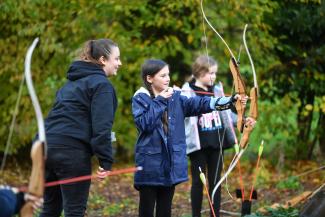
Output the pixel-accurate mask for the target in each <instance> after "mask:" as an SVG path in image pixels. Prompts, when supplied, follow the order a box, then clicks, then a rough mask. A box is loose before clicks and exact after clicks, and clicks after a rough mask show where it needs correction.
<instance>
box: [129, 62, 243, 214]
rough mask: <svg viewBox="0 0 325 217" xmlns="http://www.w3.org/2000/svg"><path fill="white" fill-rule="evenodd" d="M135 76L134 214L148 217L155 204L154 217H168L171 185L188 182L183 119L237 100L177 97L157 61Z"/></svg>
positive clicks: (167, 70)
mask: <svg viewBox="0 0 325 217" xmlns="http://www.w3.org/2000/svg"><path fill="white" fill-rule="evenodd" d="M141 73H142V80H143V83H144V87H141V88H140V89H139V90H138V91H137V92H136V93H135V94H134V96H133V98H132V112H133V117H134V121H135V124H136V126H137V129H138V133H139V135H138V140H137V143H136V147H135V162H136V165H137V166H141V167H142V168H143V170H141V171H138V172H136V173H135V177H134V186H135V188H136V189H138V190H139V192H140V204H139V216H140V217H147V216H148V217H149V216H153V212H154V208H155V206H156V216H157V217H169V216H171V204H172V199H173V195H174V190H175V185H176V184H178V183H181V182H185V181H187V180H188V174H187V170H188V169H187V168H188V166H187V158H186V142H185V127H184V118H185V117H189V116H197V115H199V114H202V113H208V112H211V111H213V110H215V109H217V110H221V109H229V108H230V107H233V106H234V105H233V103H234V102H235V101H236V100H237V99H239V98H240V96H239V95H234V96H232V97H222V98H213V97H192V98H187V97H186V96H182V95H181V92H180V91H174V90H173V88H171V87H169V82H170V77H169V68H168V65H167V64H166V63H165V62H164V61H162V60H154V59H151V60H147V61H146V62H145V63H144V64H143V65H142V72H141ZM246 101H247V98H245V99H242V100H241V102H242V103H243V104H245V103H246Z"/></svg>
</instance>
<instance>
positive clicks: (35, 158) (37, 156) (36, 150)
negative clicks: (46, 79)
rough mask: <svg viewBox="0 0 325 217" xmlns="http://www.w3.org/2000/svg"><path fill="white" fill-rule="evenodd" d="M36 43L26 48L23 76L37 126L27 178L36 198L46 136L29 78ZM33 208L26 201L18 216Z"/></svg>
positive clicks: (40, 188) (28, 215)
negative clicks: (30, 169) (29, 173)
mask: <svg viewBox="0 0 325 217" xmlns="http://www.w3.org/2000/svg"><path fill="white" fill-rule="evenodd" d="M37 43H38V38H36V39H35V40H34V41H33V43H32V45H31V46H30V47H29V48H28V51H27V53H26V58H25V77H26V82H27V87H28V91H29V95H30V97H31V100H32V103H33V107H34V110H35V113H36V119H37V127H38V139H37V140H36V141H35V142H34V143H33V145H32V149H31V153H30V155H31V159H32V172H31V176H30V179H29V185H28V190H27V193H28V194H30V195H33V196H35V197H37V198H41V197H43V193H44V183H45V181H44V176H45V174H44V172H45V159H46V136H45V127H44V119H43V115H42V111H41V107H40V104H39V102H38V99H37V96H36V94H35V90H34V87H33V81H32V78H31V69H30V68H31V59H32V54H33V51H34V49H35V47H36V45H37ZM33 213H34V208H33V201H26V203H25V205H24V206H23V208H22V209H21V211H20V216H22V217H33Z"/></svg>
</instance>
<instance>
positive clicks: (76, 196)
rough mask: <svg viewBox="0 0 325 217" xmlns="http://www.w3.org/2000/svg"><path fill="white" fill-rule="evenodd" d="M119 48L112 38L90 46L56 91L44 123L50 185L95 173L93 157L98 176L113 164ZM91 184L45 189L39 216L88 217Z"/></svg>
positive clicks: (85, 48)
mask: <svg viewBox="0 0 325 217" xmlns="http://www.w3.org/2000/svg"><path fill="white" fill-rule="evenodd" d="M121 65H122V64H121V60H120V51H119V48H118V45H117V44H116V43H114V42H113V41H111V40H109V39H99V40H91V41H88V42H86V44H85V46H84V49H83V51H82V53H81V55H80V60H78V61H74V62H73V63H72V64H71V66H70V68H69V70H68V72H67V78H68V80H67V82H66V83H65V84H64V86H63V87H62V88H61V89H60V90H59V91H58V92H57V94H56V100H55V103H54V105H53V108H52V110H51V111H50V113H49V115H48V117H47V119H46V121H45V127H46V137H47V142H48V153H47V154H48V158H47V161H46V182H50V181H55V180H62V179H68V178H72V177H78V176H83V175H89V174H91V156H92V155H93V154H94V155H96V157H97V158H98V161H99V165H100V168H99V170H98V172H97V173H98V176H99V177H103V174H104V173H105V172H106V171H109V170H111V166H112V163H113V156H112V146H111V129H112V125H113V120H114V114H115V111H116V108H117V98H116V94H115V90H114V87H113V85H112V84H111V82H110V81H109V80H108V79H107V77H108V76H112V75H116V73H117V70H118V68H119V67H120V66H121ZM89 187H90V180H89V181H83V182H77V183H72V184H65V185H60V186H55V187H50V188H46V190H45V195H44V208H43V210H42V213H41V216H42V217H45V216H51V217H52V216H57V217H59V216H60V215H61V212H62V209H63V210H64V215H65V216H84V214H85V210H86V206H87V200H88V194H89Z"/></svg>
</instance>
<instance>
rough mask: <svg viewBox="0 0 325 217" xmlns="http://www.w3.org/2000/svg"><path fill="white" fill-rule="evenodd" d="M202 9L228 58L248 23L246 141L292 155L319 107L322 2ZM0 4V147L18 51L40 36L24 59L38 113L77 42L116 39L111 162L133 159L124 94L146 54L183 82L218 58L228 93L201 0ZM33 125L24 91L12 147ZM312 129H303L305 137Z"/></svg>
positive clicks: (323, 105)
mask: <svg viewBox="0 0 325 217" xmlns="http://www.w3.org/2000/svg"><path fill="white" fill-rule="evenodd" d="M203 7H204V10H205V12H206V15H207V17H208V19H209V20H210V21H211V23H212V25H213V26H214V27H215V28H216V29H217V30H218V31H219V32H220V33H221V34H222V36H223V37H224V38H225V40H226V41H227V42H228V44H229V46H230V48H231V50H232V51H233V53H234V54H235V55H236V56H238V55H239V47H240V45H241V44H242V43H243V42H242V31H243V28H244V25H245V24H246V23H248V24H249V27H248V32H247V43H248V47H249V48H250V51H251V54H252V57H253V59H254V63H255V66H256V71H257V74H258V75H257V76H258V81H259V82H258V83H259V90H260V94H261V95H260V107H259V110H260V120H259V121H258V127H257V128H256V129H255V132H254V134H253V135H252V140H251V145H252V146H253V147H254V146H255V145H258V144H260V141H261V139H264V140H265V143H266V144H267V145H265V148H266V152H265V154H266V156H268V154H269V153H271V150H273V153H274V152H281V151H285V153H286V156H287V157H291V156H293V155H294V150H295V145H296V137H297V136H298V135H299V132H298V131H299V129H298V128H299V127H300V125H299V120H298V119H297V116H299V115H301V114H303V115H305V116H308V115H309V116H310V115H311V114H316V115H314V117H312V120H313V122H312V124H311V125H310V126H311V129H317V128H319V126H318V125H317V124H316V123H315V121H314V120H315V119H317V117H319V114H320V113H321V112H323V113H324V111H325V98H324V95H325V94H324V86H325V85H324V81H325V75H324V73H323V72H324V65H325V64H324V58H322V57H323V56H324V51H325V50H324V49H325V46H324V44H325V43H324V37H322V36H323V35H324V29H325V28H324V25H325V19H324V4H322V3H320V1H294V2H292V1H280V0H279V1H268V0H253V1H250V3H249V4H247V1H244V0H240V1H234V0H231V1H221V0H218V1H209V0H205V1H203ZM0 10H1V13H0V27H1V30H2V31H1V32H0V52H1V53H2V55H1V56H0V62H1V64H2V67H1V68H0V84H1V89H2V91H1V92H0V123H1V125H0V151H2V150H4V144H5V141H6V139H7V135H8V132H9V125H10V122H11V119H12V114H13V112H14V105H15V103H16V99H17V93H18V89H19V84H20V81H21V79H22V72H23V62H24V56H25V52H26V49H27V47H28V46H29V45H30V43H31V42H32V40H33V39H34V38H35V37H40V44H39V46H38V47H37V48H36V50H35V52H34V56H33V59H32V73H33V80H34V85H35V87H36V91H37V93H38V96H39V99H40V102H41V105H42V109H43V113H44V115H45V116H46V114H47V113H48V111H49V109H50V108H51V106H52V104H53V101H54V96H55V92H56V90H58V89H59V88H60V86H62V84H63V83H64V82H65V73H66V70H67V68H68V67H69V64H70V62H71V61H72V60H73V59H74V58H75V57H76V56H77V53H78V50H79V48H80V47H81V46H82V44H83V43H84V42H85V41H87V40H89V39H94V38H111V39H112V40H114V41H116V42H117V43H118V44H119V47H120V50H121V57H122V63H123V67H122V68H121V70H120V71H119V72H118V76H117V77H114V78H111V80H112V82H113V84H114V86H115V87H116V90H117V94H118V101H119V108H118V111H117V113H116V119H115V124H114V131H115V132H116V137H117V143H116V144H115V149H116V151H117V156H118V158H119V159H123V160H129V161H130V160H131V159H132V157H133V147H134V143H135V141H136V137H137V132H136V128H135V126H134V123H133V118H132V113H131V97H132V95H133V94H134V92H135V90H136V89H137V88H139V87H140V86H141V84H142V82H141V79H140V66H141V64H142V63H143V61H144V60H145V59H147V58H160V59H163V60H165V61H167V62H168V63H169V65H170V69H171V75H172V76H171V77H172V84H176V85H178V86H181V85H182V83H183V82H184V80H185V78H186V76H187V75H189V74H190V67H191V63H192V61H193V59H194V58H195V57H196V56H197V55H199V54H204V53H208V54H209V55H211V56H213V57H214V58H215V59H217V61H218V62H219V71H218V80H221V81H223V82H224V84H225V90H226V93H228V94H231V93H233V91H232V90H231V89H232V85H233V81H232V77H231V76H230V73H229V67H228V61H229V57H230V55H229V52H228V50H227V49H226V48H225V46H224V44H223V43H222V42H221V40H220V39H219V38H218V37H217V35H216V34H215V33H214V32H213V31H211V29H210V28H209V27H208V26H207V25H206V24H205V23H204V24H203V22H202V15H201V11H200V1H193V0H183V1H167V0H159V1H152V0H138V1H127V0H111V1H102V0H98V1H85V0H78V1H77V0H72V1H70V2H69V3H66V2H65V1H58V0H47V1H45V0H22V1H18V0H4V1H2V2H1V3H0ZM204 30H205V31H204ZM204 32H205V33H204ZM205 35H206V37H207V39H206V38H205ZM297 36H299V37H297ZM205 42H207V44H206V43H205ZM206 45H207V47H208V48H207V50H206ZM240 62H241V65H240V67H241V73H242V74H243V77H244V79H245V81H246V84H247V89H248V88H249V87H251V86H252V85H253V82H252V81H253V80H252V73H251V69H250V65H249V61H248V58H247V55H246V54H245V52H244V51H242V52H241V57H240ZM305 90H307V92H311V93H312V94H314V96H315V103H313V102H312V101H307V100H305V97H304V95H302V93H303V92H304V91H305ZM297 107H298V108H297ZM300 107H301V108H302V109H301V108H300ZM36 128H37V127H36V122H35V115H34V111H33V108H32V105H31V102H30V99H29V96H28V93H27V89H26V88H24V89H23V96H22V99H21V102H20V105H19V114H18V117H17V122H16V125H15V128H14V136H13V139H12V142H11V143H12V144H13V145H12V149H11V150H10V151H11V153H16V152H18V151H19V150H22V147H24V146H26V145H29V144H30V141H31V138H33V136H34V134H35V133H36ZM317 133H318V131H317ZM317 133H316V131H315V130H310V131H308V132H306V134H308V136H310V137H311V138H312V137H313V136H316V134H317ZM320 133H321V132H320ZM254 150H255V148H254ZM273 156H276V155H273ZM275 160H276V159H275Z"/></svg>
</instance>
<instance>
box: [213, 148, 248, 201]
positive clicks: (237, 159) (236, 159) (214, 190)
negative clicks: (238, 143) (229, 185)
mask: <svg viewBox="0 0 325 217" xmlns="http://www.w3.org/2000/svg"><path fill="white" fill-rule="evenodd" d="M245 150H246V149H241V150H240V151H239V153H238V154H236V156H235V157H236V158H235V160H234V161H233V162H232V163H231V164H230V166H229V167H228V170H227V171H226V172H225V174H224V175H223V176H222V177H221V179H220V180H219V182H218V183H217V184H216V185H215V186H214V188H213V191H212V195H211V198H212V201H213V198H214V195H215V194H216V192H217V190H218V188H219V187H220V185H221V183H222V182H223V181H224V180H225V179H226V178H227V176H228V175H229V174H230V173H231V171H232V170H233V169H234V168H235V166H236V164H237V162H238V161H239V159H240V158H241V156H242V155H243V154H244V151H245Z"/></svg>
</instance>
